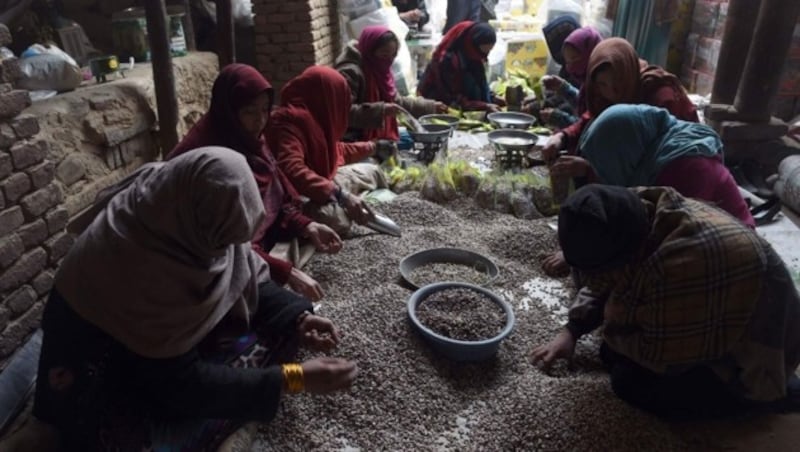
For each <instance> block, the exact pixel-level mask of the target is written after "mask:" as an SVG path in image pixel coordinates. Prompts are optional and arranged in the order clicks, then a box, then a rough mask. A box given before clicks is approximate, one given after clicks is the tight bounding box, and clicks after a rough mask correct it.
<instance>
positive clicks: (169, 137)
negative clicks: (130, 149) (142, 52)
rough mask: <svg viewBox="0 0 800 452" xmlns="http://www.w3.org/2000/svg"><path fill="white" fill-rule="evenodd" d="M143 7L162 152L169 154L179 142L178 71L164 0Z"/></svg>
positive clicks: (146, 3) (146, 1)
mask: <svg viewBox="0 0 800 452" xmlns="http://www.w3.org/2000/svg"><path fill="white" fill-rule="evenodd" d="M144 9H145V18H146V19H147V37H148V40H149V41H150V55H151V57H152V60H153V61H152V63H153V82H154V83H155V87H156V107H157V110H158V132H159V137H160V141H161V151H162V153H163V154H166V153H168V152H169V151H170V150H172V148H174V147H175V145H176V144H178V98H177V96H176V95H175V74H174V73H173V70H172V55H171V54H170V49H169V31H168V30H169V27H168V22H167V9H166V7H165V6H164V0H145V2H144Z"/></svg>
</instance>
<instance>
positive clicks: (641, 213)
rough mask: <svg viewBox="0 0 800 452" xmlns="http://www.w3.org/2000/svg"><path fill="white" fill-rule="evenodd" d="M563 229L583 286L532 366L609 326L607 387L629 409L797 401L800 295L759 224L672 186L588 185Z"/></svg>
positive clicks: (672, 410)
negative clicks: (755, 225) (755, 228)
mask: <svg viewBox="0 0 800 452" xmlns="http://www.w3.org/2000/svg"><path fill="white" fill-rule="evenodd" d="M558 234H559V242H560V244H561V247H562V249H563V251H564V256H565V257H566V260H567V262H568V263H569V264H570V265H571V266H572V267H573V268H577V269H578V270H579V271H580V272H581V276H582V277H583V278H584V280H585V281H584V282H585V287H583V288H582V289H581V290H580V292H579V293H578V296H577V299H576V301H575V303H574V304H573V306H572V307H571V308H570V311H569V321H568V323H567V324H566V325H565V327H564V329H563V330H562V331H561V332H560V333H558V335H557V336H556V338H555V339H553V340H552V341H551V342H550V343H548V344H546V345H542V346H539V347H536V348H535V349H534V350H533V352H532V358H533V361H534V362H539V361H541V362H542V363H543V365H544V366H545V367H547V366H549V365H550V364H551V363H552V362H553V361H554V360H555V359H558V358H570V357H571V356H572V354H573V352H574V348H575V342H576V340H577V339H578V338H579V337H580V336H582V335H584V334H586V333H589V332H591V331H592V330H594V329H596V328H597V327H600V326H603V333H602V334H603V340H604V343H603V346H602V347H601V350H600V354H601V358H602V359H603V361H604V363H605V364H606V365H608V367H609V370H610V373H611V385H612V388H613V390H614V392H615V393H616V394H617V395H618V396H619V397H620V398H622V399H624V400H626V401H628V402H630V403H631V404H633V405H636V406H639V407H641V408H643V409H647V410H650V411H653V412H656V413H659V414H664V415H682V414H697V413H698V412H700V411H704V412H707V411H708V410H710V411H711V412H714V411H717V410H730V409H731V408H735V407H743V406H750V405H751V404H752V403H753V402H777V403H778V404H779V406H780V407H781V408H793V409H796V408H800V384H798V380H797V377H796V376H794V372H795V370H796V368H797V366H798V363H800V295H798V293H797V290H796V288H795V286H794V283H793V281H792V278H791V277H790V275H789V273H788V271H787V269H786V267H785V266H784V264H783V262H782V261H781V259H780V257H778V255H777V254H776V253H775V251H774V250H773V249H772V247H771V246H770V245H769V244H768V243H767V242H766V241H764V240H763V239H762V238H761V237H760V236H758V235H757V234H756V233H755V232H754V231H752V230H751V229H749V228H748V227H747V226H745V225H743V224H742V223H741V222H739V221H737V220H736V219H734V218H733V217H731V216H730V215H728V214H726V213H725V212H723V211H721V210H718V209H716V208H715V207H712V206H710V205H707V204H705V203H703V202H700V201H695V200H692V199H688V198H684V197H682V196H681V195H679V194H678V193H677V192H676V191H675V190H673V189H671V188H667V187H654V188H637V189H627V188H622V187H612V186H602V185H588V186H586V187H583V188H581V189H580V190H578V191H577V192H576V193H575V194H574V195H573V196H572V197H570V198H569V199H568V200H567V202H566V203H565V204H564V205H563V206H562V207H561V212H560V215H559V224H558Z"/></svg>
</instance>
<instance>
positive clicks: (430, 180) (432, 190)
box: [420, 162, 458, 203]
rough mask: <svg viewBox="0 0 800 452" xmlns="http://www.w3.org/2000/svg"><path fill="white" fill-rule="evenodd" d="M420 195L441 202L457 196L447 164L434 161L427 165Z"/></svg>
mask: <svg viewBox="0 0 800 452" xmlns="http://www.w3.org/2000/svg"><path fill="white" fill-rule="evenodd" d="M420 195H422V197H423V198H424V199H427V200H428V201H433V202H437V203H442V202H446V201H450V200H453V199H455V198H456V197H458V191H457V190H456V184H455V182H454V181H453V176H452V174H450V170H449V169H448V168H447V165H445V164H443V163H440V162H434V163H431V164H430V165H429V166H428V173H427V174H426V176H425V180H424V181H423V183H422V190H420Z"/></svg>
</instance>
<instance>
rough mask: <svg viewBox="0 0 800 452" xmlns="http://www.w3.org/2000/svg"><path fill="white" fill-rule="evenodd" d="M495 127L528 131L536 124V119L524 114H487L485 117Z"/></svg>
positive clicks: (510, 112) (508, 112)
mask: <svg viewBox="0 0 800 452" xmlns="http://www.w3.org/2000/svg"><path fill="white" fill-rule="evenodd" d="M486 119H488V120H489V122H491V123H492V124H494V125H495V126H496V127H499V128H501V129H523V130H526V129H530V128H531V127H533V125H534V124H536V118H535V117H533V116H531V115H529V114H526V113H518V112H512V111H505V112H497V113H489V114H488V115H487V116H486Z"/></svg>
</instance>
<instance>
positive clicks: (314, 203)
mask: <svg viewBox="0 0 800 452" xmlns="http://www.w3.org/2000/svg"><path fill="white" fill-rule="evenodd" d="M349 113H350V86H348V84H347V81H346V80H345V78H344V77H343V76H342V75H341V74H339V73H338V72H337V71H336V70H335V69H332V68H329V67H324V66H311V67H309V68H308V69H306V70H305V71H303V73H302V74H300V75H298V76H297V77H295V78H293V79H292V80H290V81H289V82H288V83H287V84H286V85H285V86H284V87H283V90H282V91H281V105H280V107H278V108H276V109H275V111H274V112H273V113H272V119H271V120H270V122H269V126H268V130H267V142H268V143H269V147H270V149H271V150H272V152H274V153H275V157H276V158H277V159H278V165H280V167H281V170H282V171H283V173H284V174H286V177H288V178H289V181H290V182H291V183H292V185H294V187H295V188H296V189H297V191H298V193H300V195H302V196H305V197H307V198H308V199H309V200H310V203H309V204H307V206H306V211H307V212H309V213H310V214H311V216H312V217H314V218H315V219H317V220H318V221H321V222H323V223H325V224H327V225H329V226H331V227H333V229H334V230H336V231H337V232H339V233H340V234H343V233H346V232H348V231H349V229H350V225H351V221H355V222H356V223H359V224H364V223H367V222H368V221H369V220H371V219H372V218H373V214H372V212H371V210H370V209H369V207H368V206H367V204H366V203H365V202H364V200H363V199H361V198H360V197H359V196H358V194H360V193H362V192H365V191H369V190H374V189H376V188H385V187H386V186H387V184H386V178H385V176H384V175H383V172H382V171H381V169H380V168H379V167H378V166H377V165H375V164H371V163H358V162H361V161H362V160H365V159H367V158H368V157H370V156H372V155H374V154H375V153H376V151H377V152H378V153H381V152H383V150H382V149H381V145H380V143H375V142H357V143H344V142H342V138H343V137H344V134H345V131H346V130H347V118H348V115H349Z"/></svg>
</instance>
